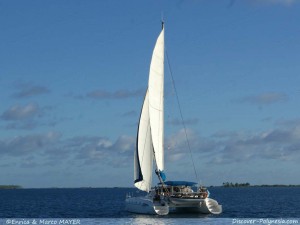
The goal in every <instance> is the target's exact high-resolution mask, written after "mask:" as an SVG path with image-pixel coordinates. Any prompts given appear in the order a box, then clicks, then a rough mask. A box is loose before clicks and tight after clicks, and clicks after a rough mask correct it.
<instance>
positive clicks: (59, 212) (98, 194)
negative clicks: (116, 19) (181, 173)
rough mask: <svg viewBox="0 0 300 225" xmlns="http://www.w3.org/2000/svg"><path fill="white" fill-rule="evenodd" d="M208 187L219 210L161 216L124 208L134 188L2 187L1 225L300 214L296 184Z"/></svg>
mask: <svg viewBox="0 0 300 225" xmlns="http://www.w3.org/2000/svg"><path fill="white" fill-rule="evenodd" d="M209 191H210V193H211V197H212V198H214V199H216V200H217V201H218V202H219V203H220V204H222V205H223V213H222V214H220V215H211V214H209V215H203V214H194V213H181V214H169V215H168V216H164V217H163V218H162V217H160V216H154V215H137V214H132V213H129V212H127V211H125V210H124V207H125V196H126V194H127V193H133V194H134V195H144V193H143V192H139V191H137V190H136V189H133V188H82V189H72V188H66V189H16V190H0V218H3V219H4V218H5V220H2V222H3V224H12V221H11V223H7V221H6V220H7V219H9V218H81V219H84V218H89V219H86V220H83V221H84V223H83V222H82V221H81V223H80V224H97V221H98V222H99V223H100V224H102V222H103V221H105V222H104V223H105V224H181V222H180V221H189V223H188V224H193V223H194V222H195V224H198V223H199V221H201V223H204V224H205V223H206V224H234V223H233V218H248V219H249V218H250V219H251V218H269V219H272V218H299V217H300V188H296V187H295V188H294V187H276V188H272V187H265V188H264V187H255V188H209ZM25 222H26V221H25ZM0 224H1V220H0ZM15 224H17V223H15ZM19 224H20V223H19ZM23 224H25V223H23ZM299 224H300V220H299Z"/></svg>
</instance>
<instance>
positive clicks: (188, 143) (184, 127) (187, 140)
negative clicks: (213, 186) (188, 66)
mask: <svg viewBox="0 0 300 225" xmlns="http://www.w3.org/2000/svg"><path fill="white" fill-rule="evenodd" d="M165 52H166V57H167V62H168V68H169V71H170V74H171V79H172V84H173V88H174V91H175V95H176V100H177V104H178V107H179V112H180V117H181V121H182V125H183V129H184V133H185V138H186V142H187V145H188V149H189V151H190V155H191V159H192V163H193V167H194V172H195V175H196V179H197V182H198V183H199V177H198V174H197V171H196V167H195V163H194V159H193V153H192V150H191V146H190V142H189V139H188V135H187V132H186V126H185V122H184V120H183V115H182V110H181V107H180V103H179V98H178V94H177V90H176V86H175V81H174V77H173V72H172V69H171V64H170V60H169V56H168V52H167V50H166V51H165ZM199 184H200V183H199Z"/></svg>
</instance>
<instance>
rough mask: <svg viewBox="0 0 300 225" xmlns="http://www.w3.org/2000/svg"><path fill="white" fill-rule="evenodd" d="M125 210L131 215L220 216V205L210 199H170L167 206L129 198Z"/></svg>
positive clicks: (138, 198)
mask: <svg viewBox="0 0 300 225" xmlns="http://www.w3.org/2000/svg"><path fill="white" fill-rule="evenodd" d="M125 209H126V210H127V211H129V212H132V213H139V214H150V215H156V214H158V215H167V214H169V212H170V213H177V212H189V213H190V212H195V213H203V214H210V213H212V214H220V213H221V212H222V205H219V204H218V202H217V201H216V200H213V199H211V198H206V199H176V200H174V199H170V200H169V201H168V204H167V203H165V204H161V203H153V201H152V200H151V199H150V198H147V197H131V198H127V199H126V207H125Z"/></svg>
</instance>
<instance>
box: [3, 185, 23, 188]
mask: <svg viewBox="0 0 300 225" xmlns="http://www.w3.org/2000/svg"><path fill="white" fill-rule="evenodd" d="M21 188H22V186H20V185H0V189H21Z"/></svg>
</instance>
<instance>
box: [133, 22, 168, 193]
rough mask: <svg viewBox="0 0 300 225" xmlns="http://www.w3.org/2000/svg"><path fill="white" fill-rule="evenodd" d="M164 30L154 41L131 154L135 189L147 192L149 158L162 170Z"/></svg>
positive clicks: (149, 180) (148, 185) (150, 175)
mask: <svg viewBox="0 0 300 225" xmlns="http://www.w3.org/2000/svg"><path fill="white" fill-rule="evenodd" d="M163 145H164V27H163V28H162V31H161V33H160V35H159V36H158V38H157V41H156V44H155V47H154V50H153V54H152V60H151V64H150V72H149V82H148V90H147V93H146V96H145V100H144V103H143V107H142V112H141V117H140V122H139V127H138V132H137V144H136V151H135V155H134V179H135V181H134V182H135V186H136V187H137V188H139V189H140V190H143V191H148V192H149V191H150V189H151V183H152V172H153V171H152V169H153V158H154V157H155V161H156V165H157V169H158V170H159V171H163V170H164V149H163Z"/></svg>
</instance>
